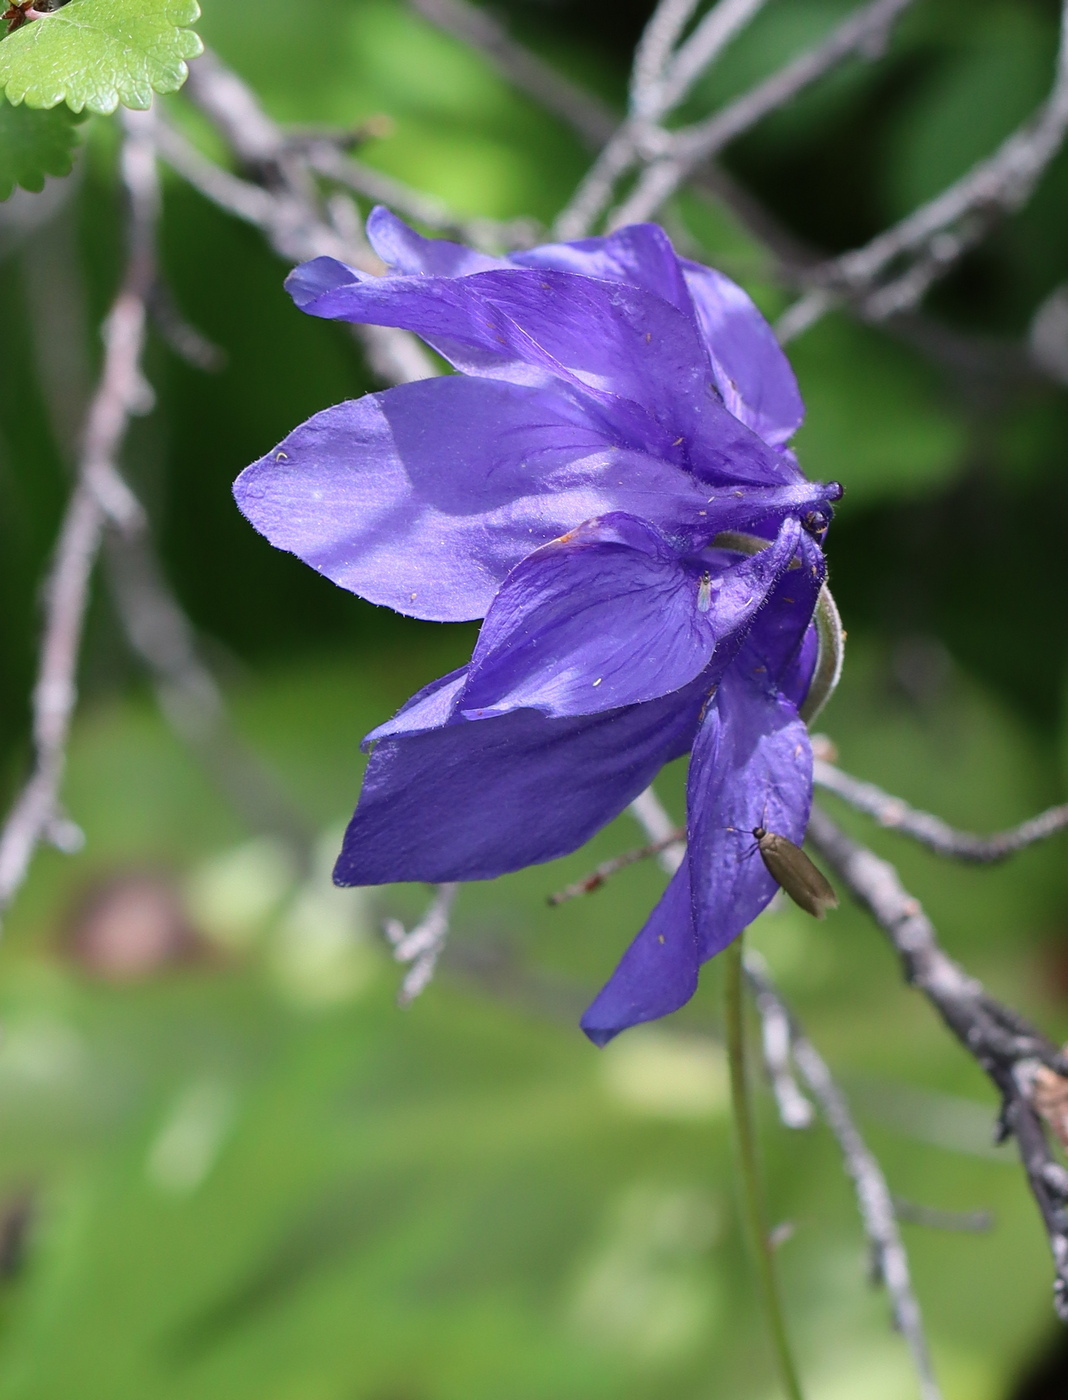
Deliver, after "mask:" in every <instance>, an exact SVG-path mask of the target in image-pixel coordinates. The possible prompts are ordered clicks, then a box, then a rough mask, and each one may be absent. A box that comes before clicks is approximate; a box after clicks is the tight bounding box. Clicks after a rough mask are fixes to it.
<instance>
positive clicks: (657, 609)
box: [460, 512, 801, 718]
mask: <svg viewBox="0 0 1068 1400" xmlns="http://www.w3.org/2000/svg"><path fill="white" fill-rule="evenodd" d="M800 533H801V528H800V525H799V524H798V522H797V520H796V519H794V518H792V517H791V518H789V519H787V520H786V521H784V523H783V525H782V528H781V530H780V532H779V536H778V538H777V539H776V540H775V542H774V544H771V545H769V546H768V548H767V549H763V550H761V551H760V552H759V553H758V554H755V555H752V556H749V557H746V558H744V559H742V560H741V561H740V562H739V563H737V564H734V565H732V566H730V567H729V568H726V569H722V570H720V571H718V572H716V573H712V572H711V571H709V572H708V573H706V574H704V575H702V574H701V573H700V572H698V570H697V569H695V568H694V566H693V565H692V564H689V565H688V564H687V563H685V562H684V561H683V560H681V559H680V558H679V553H678V551H677V549H674V548H672V547H671V544H670V543H669V541H667V540H666V539H665V538H664V537H663V535H661V534H660V533H659V531H656V530H654V529H652V527H650V526H649V525H647V524H646V523H645V522H644V521H641V520H637V519H635V518H634V517H633V516H629V515H625V514H622V513H619V512H616V513H613V514H610V515H606V516H603V517H601V518H599V519H595V520H589V521H587V522H586V523H585V524H584V525H582V526H580V527H579V528H578V529H576V530H572V531H569V532H568V534H566V535H564V536H562V537H561V538H560V539H558V540H554V541H552V542H551V543H550V544H547V545H543V546H542V548H541V549H539V550H537V551H535V552H534V553H533V554H531V555H530V556H528V558H526V559H524V560H523V561H522V563H520V564H518V565H517V566H516V568H515V569H514V570H513V571H512V573H511V574H510V575H509V576H508V578H507V579H506V581H505V583H504V584H503V586H502V587H501V590H500V592H499V593H498V595H497V597H496V598H495V599H494V602H493V604H492V606H491V607H490V610H489V613H488V614H487V616H486V621H485V623H484V625H483V627H482V631H481V633H480V635H479V639H478V644H477V646H476V647H475V652H474V655H473V656H472V658H471V669H470V673H469V678H468V682H467V686H466V687H465V690H464V693H463V696H462V698H461V702H460V703H461V706H462V708H463V711H464V713H465V714H466V715H467V716H468V717H469V718H481V717H483V716H485V715H491V714H500V713H503V712H505V711H508V710H515V709H521V708H525V707H528V706H530V707H535V708H537V709H540V710H542V711H544V712H545V713H546V714H549V715H581V714H593V713H595V712H598V711H601V710H608V709H613V708H615V707H617V706H619V705H626V704H633V703H635V702H638V701H643V700H651V699H654V698H655V697H656V696H659V695H667V694H669V693H670V692H672V691H675V690H678V689H680V688H681V687H682V686H684V685H686V684H687V683H688V682H689V681H691V680H692V679H693V678H694V677H695V676H697V675H698V674H699V673H700V672H702V671H704V670H705V668H706V667H707V666H708V664H709V661H710V660H711V659H712V654H713V651H714V650H715V648H716V646H717V644H718V643H719V642H721V641H723V640H724V639H726V638H727V637H728V636H730V635H731V634H732V633H734V632H736V631H737V630H739V629H741V628H744V627H745V626H747V625H748V623H749V622H750V620H751V619H752V618H753V617H754V616H755V615H756V613H757V612H758V611H759V610H760V608H761V607H762V606H763V604H764V601H765V599H766V598H767V596H768V592H769V590H770V589H771V588H772V586H773V585H774V583H775V581H776V580H777V579H778V577H779V576H780V575H781V574H782V573H783V572H784V571H785V570H786V569H787V568H788V566H789V564H790V560H791V559H792V557H793V554H794V551H795V549H796V548H797V542H798V536H799V535H800ZM728 661H729V655H728V656H726V657H725V658H724V665H726V664H727V663H728Z"/></svg>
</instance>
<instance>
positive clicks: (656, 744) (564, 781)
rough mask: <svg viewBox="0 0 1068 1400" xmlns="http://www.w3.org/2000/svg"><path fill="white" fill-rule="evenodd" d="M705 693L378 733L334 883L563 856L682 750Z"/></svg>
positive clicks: (491, 872) (425, 876) (500, 867)
mask: <svg viewBox="0 0 1068 1400" xmlns="http://www.w3.org/2000/svg"><path fill="white" fill-rule="evenodd" d="M706 689H707V687H706V686H705V684H704V682H703V680H698V681H696V682H694V683H693V684H692V685H690V686H689V687H687V689H686V690H685V691H683V692H682V693H681V694H676V695H672V696H668V697H666V698H665V699H662V700H652V701H649V702H648V703H646V704H644V705H630V706H627V707H626V708H624V709H620V710H610V711H608V712H607V713H605V714H601V715H594V716H591V717H588V718H581V719H548V718H546V716H544V715H542V714H540V713H539V712H538V711H536V710H515V711H513V712H512V713H510V714H507V715H500V716H498V717H496V718H493V719H485V720H466V719H464V718H462V717H460V716H457V715H455V713H454V716H453V718H452V719H451V720H450V721H449V722H448V723H447V724H445V725H443V726H442V727H440V728H434V729H427V730H424V731H422V732H416V733H412V734H409V735H407V736H398V737H387V738H382V739H380V740H379V741H378V743H377V745H376V747H375V750H374V752H373V754H372V755H371V760H370V762H369V764H368V766H367V774H366V776H365V778H364V785H363V791H362V792H361V794H360V801H359V805H358V806H357V808H356V812H355V814H354V816H353V818H352V821H351V822H350V823H349V828H348V830H347V832H346V833H345V841H344V845H343V846H342V850H341V855H340V856H339V857H338V862H337V866H336V868H335V871H334V879H335V881H336V882H337V883H338V884H340V885H381V884H389V883H392V882H394V881H401V880H428V881H438V880H487V879H492V878H493V877H494V876H496V875H503V874H505V873H506V872H508V871H510V870H520V869H522V867H523V866H526V865H536V864H539V863H540V862H542V861H546V860H554V859H555V858H556V857H557V856H562V855H567V854H568V853H569V852H570V851H573V850H575V849H576V848H577V847H579V846H581V845H582V843H583V842H584V841H586V840H588V839H589V837H590V836H592V835H593V833H594V832H595V831H597V830H599V829H600V828H601V827H602V826H604V824H605V823H606V822H609V821H611V820H612V818H613V817H616V816H618V814H619V813H620V812H621V811H622V810H623V808H624V807H625V806H626V805H627V803H628V802H631V801H632V800H633V799H634V798H635V797H637V795H638V793H639V792H641V791H642V790H643V788H645V787H646V786H648V784H649V782H650V781H651V780H652V778H653V777H654V776H655V774H656V773H657V772H658V771H659V769H660V768H661V766H662V765H663V764H665V763H668V762H670V761H671V759H673V758H678V757H679V755H680V754H683V753H685V752H686V750H687V749H688V748H689V746H690V744H691V742H692V740H693V734H694V730H695V728H696V725H697V719H698V715H699V713H700V709H701V704H702V702H703V699H704V695H705V692H706ZM423 695H424V696H425V695H426V692H423ZM378 732H381V731H378Z"/></svg>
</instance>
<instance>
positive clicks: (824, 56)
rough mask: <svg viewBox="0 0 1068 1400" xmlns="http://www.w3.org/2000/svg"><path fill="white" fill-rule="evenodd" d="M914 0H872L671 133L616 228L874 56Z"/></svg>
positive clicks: (650, 213) (613, 221)
mask: <svg viewBox="0 0 1068 1400" xmlns="http://www.w3.org/2000/svg"><path fill="white" fill-rule="evenodd" d="M911 3H912V0H870V3H869V4H867V5H864V6H863V7H862V8H861V9H859V10H858V11H856V12H855V13H854V14H852V15H850V17H849V18H848V19H847V20H845V21H844V22H843V23H842V24H840V25H839V26H838V27H837V28H836V29H835V30H833V31H832V33H831V34H830V35H829V36H828V37H827V38H826V39H825V40H824V41H823V42H822V43H821V44H817V45H816V46H815V47H814V48H812V49H809V50H808V51H807V52H806V53H803V54H801V55H799V56H798V57H797V58H795V59H793V60H792V61H791V62H790V63H787V64H786V65H785V66H784V67H783V68H780V69H779V70H778V72H776V73H773V74H772V75H771V76H770V77H768V78H765V79H764V81H763V82H761V83H758V84H757V86H756V87H754V88H752V89H750V91H749V92H747V93H744V94H743V95H742V96H741V97H739V98H736V99H735V100H734V101H733V102H731V103H730V104H729V105H728V106H726V107H724V108H723V110H722V111H720V112H717V113H716V114H715V115H714V116H712V117H709V118H707V119H706V120H705V121H702V122H697V123H695V124H694V125H693V126H689V127H683V128H681V129H680V130H678V131H675V132H672V133H671V134H670V141H669V143H668V149H667V152H666V154H664V155H663V156H661V157H660V158H659V159H657V160H654V161H653V162H652V163H651V164H650V165H649V167H648V169H647V170H646V171H645V172H644V174H643V175H642V177H641V179H640V180H639V181H638V183H637V185H636V186H635V188H634V189H633V191H632V192H631V194H630V195H629V196H628V197H627V199H626V200H625V201H624V202H623V204H621V205H620V206H619V208H618V209H617V210H616V211H615V213H614V214H613V215H612V216H611V218H610V220H609V225H610V227H612V228H619V227H621V226H622V225H624V224H632V223H640V222H642V221H643V220H645V219H651V218H653V217H654V215H655V214H656V213H657V211H658V210H659V209H660V207H661V205H662V204H663V203H664V202H665V201H666V200H668V199H670V198H671V196H672V195H673V194H674V193H675V191H676V190H677V189H678V188H679V186H680V185H681V184H682V183H683V182H684V181H685V180H687V179H689V177H690V176H691V174H692V173H693V172H694V171H695V170H696V169H697V167H698V166H699V165H701V164H702V162H704V161H706V160H708V159H710V158H711V157H712V156H714V155H716V154H717V153H718V152H719V151H721V150H722V149H723V148H724V147H725V146H727V145H728V144H729V143H730V142H731V141H733V140H735V139H736V138H737V137H738V136H740V135H741V134H742V133H743V132H745V131H748V130H749V129H750V127H753V126H755V125H756V124H757V122H759V121H761V120H763V118H764V117H766V116H767V115H768V114H769V113H770V112H774V111H776V110H777V109H778V108H780V107H785V106H786V105H787V104H788V103H789V102H790V101H792V99H793V98H794V97H796V96H797V94H798V93H799V92H801V91H803V90H804V89H805V88H806V87H808V86H810V84H812V83H814V82H815V81H816V80H817V79H819V78H822V77H823V76H824V75H825V74H826V73H829V72H830V71H831V70H832V69H833V68H836V67H837V66H838V65H839V64H840V63H841V62H843V60H844V59H846V58H849V57H850V56H852V55H854V54H861V55H863V56H873V55H874V54H876V53H877V52H878V51H879V49H880V48H881V46H882V44H883V42H884V41H885V38H886V35H887V32H888V30H889V28H890V26H891V25H892V24H893V22H894V21H895V20H896V19H897V17H898V16H899V15H900V14H901V12H902V11H903V10H904V9H906V8H907V7H908V5H910V4H911Z"/></svg>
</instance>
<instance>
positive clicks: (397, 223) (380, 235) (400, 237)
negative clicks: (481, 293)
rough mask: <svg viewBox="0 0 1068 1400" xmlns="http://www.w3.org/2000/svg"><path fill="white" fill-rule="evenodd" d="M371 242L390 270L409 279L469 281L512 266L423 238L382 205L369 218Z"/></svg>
mask: <svg viewBox="0 0 1068 1400" xmlns="http://www.w3.org/2000/svg"><path fill="white" fill-rule="evenodd" d="M367 238H368V241H369V242H370V244H371V247H372V248H373V249H374V250H375V252H376V253H377V254H378V256H379V257H380V258H381V259H382V261H383V262H384V263H385V264H386V266H387V267H390V268H393V269H395V270H396V271H397V272H399V273H402V274H407V275H409V276H420V275H421V276H424V277H466V276H467V274H468V273H470V272H488V271H489V270H490V269H491V268H495V267H507V266H508V263H507V262H506V261H505V259H503V258H492V257H490V256H489V254H488V253H479V252H476V251H475V249H474V248H467V247H465V246H464V245H463V244H462V243H450V242H449V240H448V239H447V238H423V237H421V236H420V235H419V234H418V233H416V232H415V230H414V229H410V228H409V227H408V225H407V224H406V223H405V222H404V221H403V220H402V219H398V218H397V216H396V214H393V213H391V212H390V211H389V210H388V209H385V208H383V207H382V205H381V204H379V205H377V206H376V207H375V208H374V209H372V210H371V212H370V214H368V216H367Z"/></svg>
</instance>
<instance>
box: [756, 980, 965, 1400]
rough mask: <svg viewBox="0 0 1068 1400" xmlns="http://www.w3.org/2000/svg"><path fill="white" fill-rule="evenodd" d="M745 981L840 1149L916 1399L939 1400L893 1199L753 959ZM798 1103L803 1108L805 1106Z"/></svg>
mask: <svg viewBox="0 0 1068 1400" xmlns="http://www.w3.org/2000/svg"><path fill="white" fill-rule="evenodd" d="M745 975H746V978H747V980H748V981H749V984H750V986H751V987H752V988H753V990H754V992H755V994H756V998H757V1006H758V1009H759V1010H760V1011H761V1015H762V1018H764V1017H766V1016H767V1015H768V1013H769V1011H770V1010H772V1009H773V1010H774V1012H775V1014H776V1015H777V1016H778V1017H779V1018H781V1020H782V1021H783V1022H784V1023H785V1025H786V1028H787V1036H788V1039H789V1051H790V1053H791V1054H792V1056H793V1060H794V1063H795V1064H796V1065H797V1068H798V1071H799V1072H800V1074H801V1075H802V1077H803V1078H804V1080H805V1083H806V1084H807V1085H808V1087H809V1089H810V1091H811V1092H812V1094H813V1096H814V1098H815V1099H816V1101H817V1103H818V1104H819V1106H820V1112H821V1113H822V1114H823V1117H824V1120H825V1121H826V1123H827V1126H828V1127H829V1128H830V1130H831V1132H832V1133H833V1134H834V1136H835V1139H836V1140H837V1142H838V1146H839V1148H840V1149H841V1152H842V1159H843V1161H844V1163H845V1169H846V1171H847V1172H848V1173H849V1176H850V1177H851V1178H852V1181H853V1186H854V1189H855V1191H856V1196H857V1207H858V1209H859V1211H860V1217H861V1220H862V1221H863V1223H864V1231H865V1234H866V1235H867V1237H868V1241H869V1244H870V1245H871V1250H872V1263H873V1266H874V1267H873V1272H874V1274H875V1277H876V1278H878V1279H879V1280H881V1281H882V1282H883V1283H884V1284H885V1285H886V1291H887V1293H888V1294H889V1296H890V1305H891V1308H892V1310H893V1316H894V1324H895V1326H896V1327H897V1329H898V1331H899V1332H900V1333H901V1334H902V1336H903V1337H904V1339H905V1342H906V1344H907V1346H908V1349H909V1353H910V1355H911V1357H912V1364H913V1367H914V1369H915V1371H916V1376H917V1379H918V1381H919V1388H920V1394H921V1396H922V1397H923V1400H941V1394H942V1392H941V1390H940V1389H939V1386H938V1382H937V1381H936V1380H935V1375H934V1368H933V1367H932V1365H931V1357H930V1353H929V1351H928V1348H927V1340H926V1337H925V1336H924V1330H923V1318H922V1316H921V1314H920V1306H919V1303H918V1302H917V1301H916V1296H915V1294H914V1293H913V1290H912V1280H911V1278H910V1276H909V1263H908V1255H907V1254H906V1252H905V1246H904V1244H903V1243H902V1240H901V1233H900V1231H899V1230H898V1227H897V1219H896V1217H895V1213H894V1202H893V1198H892V1196H891V1195H890V1188H889V1186H888V1185H887V1183H886V1177H885V1176H884V1175H883V1171H882V1168H881V1167H880V1165H879V1163H878V1161H877V1160H876V1158H875V1157H874V1155H873V1154H872V1152H871V1150H870V1149H869V1148H868V1145H867V1143H866V1142H865V1141H864V1139H863V1137H861V1135H860V1132H859V1131H858V1129H857V1126H856V1124H855V1123H854V1122H853V1116H852V1114H851V1113H850V1110H849V1104H848V1102H847V1101H846V1098H845V1095H844V1094H843V1093H842V1091H841V1090H840V1089H839V1088H838V1085H837V1084H836V1083H835V1081H834V1078H833V1076H832V1075H831V1072H830V1070H829V1069H828V1067H827V1064H826V1061H825V1060H824V1059H823V1057H822V1055H820V1053H819V1051H818V1050H817V1049H816V1048H815V1046H814V1045H813V1044H812V1042H811V1041H810V1040H809V1039H808V1037H807V1036H806V1035H805V1034H804V1033H803V1032H802V1030H801V1028H800V1026H799V1024H798V1022H797V1020H796V1018H795V1017H794V1015H793V1014H792V1012H791V1011H790V1009H789V1007H788V1006H787V1005H786V1003H785V1002H784V1001H783V999H782V996H781V995H780V993H779V992H778V990H777V989H776V987H775V985H774V983H773V982H772V981H771V978H770V976H769V975H768V972H767V968H766V967H765V966H764V961H763V959H762V958H760V957H759V955H754V954H753V953H751V952H749V953H747V954H746V957H745ZM802 1102H803V1103H805V1105H806V1107H807V1106H808V1105H807V1100H802Z"/></svg>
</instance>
